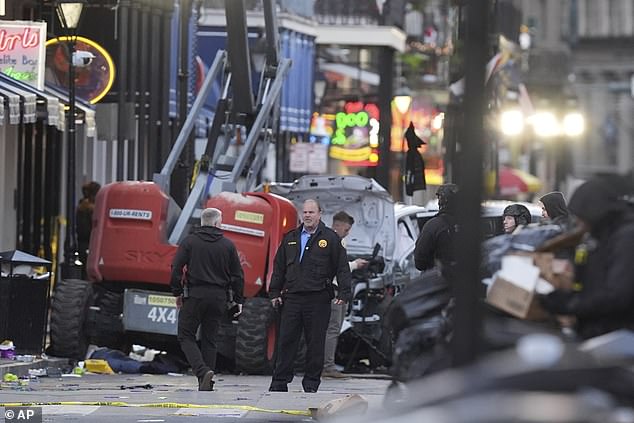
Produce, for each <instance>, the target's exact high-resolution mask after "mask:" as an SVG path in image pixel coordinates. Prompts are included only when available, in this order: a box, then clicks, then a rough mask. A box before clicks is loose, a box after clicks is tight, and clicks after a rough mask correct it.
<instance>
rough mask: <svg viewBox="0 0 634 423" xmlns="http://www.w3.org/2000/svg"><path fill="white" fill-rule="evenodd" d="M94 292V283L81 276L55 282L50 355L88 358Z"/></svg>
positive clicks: (77, 358)
mask: <svg viewBox="0 0 634 423" xmlns="http://www.w3.org/2000/svg"><path fill="white" fill-rule="evenodd" d="M92 293H93V285H92V283H91V282H88V281H84V280H80V279H61V280H60V281H58V282H57V283H56V284H55V289H54V290H53V298H52V301H51V332H50V337H51V344H50V346H49V348H48V350H47V353H48V354H50V355H53V356H57V357H67V358H72V359H76V360H83V359H84V358H85V354H86V350H87V348H88V335H87V333H86V324H85V323H86V316H87V315H88V308H89V307H90V305H91V304H90V303H91V302H92V296H93V295H92Z"/></svg>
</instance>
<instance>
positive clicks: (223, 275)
mask: <svg viewBox="0 0 634 423" xmlns="http://www.w3.org/2000/svg"><path fill="white" fill-rule="evenodd" d="M221 222H222V212H221V211H220V210H218V209H213V208H209V209H205V210H203V212H202V214H201V216H200V226H201V227H200V228H199V229H198V230H196V231H195V232H194V233H193V234H191V235H188V236H187V237H186V238H185V239H184V240H183V242H182V243H181V244H180V246H179V247H178V251H177V252H176V255H175V256H174V260H173V262H172V280H171V288H172V293H173V294H174V296H176V297H177V300H176V302H177V305H181V304H182V307H181V308H180V313H179V315H178V342H179V343H180V345H181V349H182V350H183V352H184V353H185V356H186V357H187V361H188V362H189V364H190V366H191V367H192V371H193V372H194V374H195V375H196V377H198V390H199V391H212V390H213V385H214V382H213V376H214V372H213V369H214V368H215V366H216V335H217V333H218V327H219V325H220V319H221V318H222V316H223V314H224V313H225V312H226V310H227V293H228V290H229V289H231V290H232V291H233V299H234V301H235V302H236V303H237V304H238V310H237V313H236V314H235V315H234V317H237V316H238V315H239V314H240V313H242V303H243V296H242V295H243V293H242V291H243V288H244V274H243V272H242V267H241V266H240V259H239V257H238V251H237V250H236V247H235V245H234V244H233V242H231V241H230V240H229V239H227V238H225V237H224V236H223V234H222V231H221V230H220V224H221ZM182 281H184V283H183V282H182ZM199 325H200V327H201V335H202V339H201V346H202V353H201V351H200V349H199V348H198V345H197V344H196V331H197V330H198V326H199Z"/></svg>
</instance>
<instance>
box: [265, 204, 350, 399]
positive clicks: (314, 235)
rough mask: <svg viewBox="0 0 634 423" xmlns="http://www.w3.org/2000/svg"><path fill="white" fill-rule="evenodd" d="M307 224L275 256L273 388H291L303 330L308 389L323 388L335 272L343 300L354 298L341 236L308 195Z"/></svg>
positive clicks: (290, 235) (304, 214)
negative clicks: (276, 314) (276, 334)
mask: <svg viewBox="0 0 634 423" xmlns="http://www.w3.org/2000/svg"><path fill="white" fill-rule="evenodd" d="M302 220H303V224H302V225H300V226H299V227H297V228H296V229H294V230H292V231H290V232H288V233H287V234H286V235H285V236H284V239H283V240H282V243H281V244H280V247H279V248H278V250H277V254H276V256H275V263H274V267H273V275H272V276H271V284H270V286H269V296H270V298H271V303H272V304H273V307H281V321H280V332H279V340H278V344H277V354H276V356H277V359H276V363H275V367H274V370H273V379H272V381H271V386H270V388H269V391H279V392H286V391H288V386H287V384H288V383H289V382H290V381H292V380H293V366H294V363H295V356H296V355H297V348H298V346H299V340H300V338H301V335H302V332H303V333H304V337H305V339H306V365H305V368H304V379H303V380H302V386H303V388H304V392H317V389H318V388H319V384H320V383H321V372H322V369H323V365H324V344H325V340H326V329H327V328H328V322H329V320H330V303H331V300H332V298H333V297H334V290H333V286H332V279H333V277H335V276H336V277H337V283H338V284H339V290H338V295H337V298H336V300H335V303H337V304H344V303H346V302H347V301H348V300H349V298H350V267H349V266H348V258H347V255H346V249H345V248H344V247H343V246H342V245H341V239H340V238H339V235H337V234H336V233H335V231H333V230H332V229H330V228H328V227H326V225H324V223H323V222H322V221H321V207H320V206H319V203H318V202H317V201H316V200H306V201H305V202H304V205H303V212H302Z"/></svg>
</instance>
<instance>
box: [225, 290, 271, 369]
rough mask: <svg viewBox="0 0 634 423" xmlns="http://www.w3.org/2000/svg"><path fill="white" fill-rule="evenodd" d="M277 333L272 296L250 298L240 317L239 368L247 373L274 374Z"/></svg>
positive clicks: (237, 335)
mask: <svg viewBox="0 0 634 423" xmlns="http://www.w3.org/2000/svg"><path fill="white" fill-rule="evenodd" d="M275 333H276V329H275V313H274V310H273V307H272V306H271V302H270V301H269V299H268V298H265V297H254V298H248V299H247V300H246V301H245V303H244V307H243V309H242V315H241V316H240V319H239V320H238V330H237V332H236V355H235V359H236V370H238V371H239V372H242V373H247V374H271V371H272V358H273V356H272V354H271V353H272V351H273V350H272V348H274V346H275V340H276V336H275Z"/></svg>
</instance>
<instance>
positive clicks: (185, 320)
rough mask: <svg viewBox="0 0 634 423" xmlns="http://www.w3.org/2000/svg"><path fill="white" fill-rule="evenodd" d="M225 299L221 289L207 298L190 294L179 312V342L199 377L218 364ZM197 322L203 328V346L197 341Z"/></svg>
mask: <svg viewBox="0 0 634 423" xmlns="http://www.w3.org/2000/svg"><path fill="white" fill-rule="evenodd" d="M226 302H227V298H226V294H225V292H224V290H218V294H217V295H213V296H210V297H208V298H192V297H190V298H186V299H184V300H183V306H182V307H181V309H180V312H179V314H178V342H179V343H180V346H181V350H183V352H184V353H185V357H187V362H188V363H189V365H190V366H191V367H192V372H193V373H194V374H195V375H196V376H197V377H198V378H201V377H203V376H204V375H205V373H207V372H208V371H209V370H214V369H215V367H216V352H217V348H216V337H217V335H218V328H219V326H220V319H221V318H222V315H223V313H224V312H225V310H226ZM198 326H200V332H201V340H200V345H201V348H200V349H199V348H198V344H197V343H196V332H197V330H198ZM201 349H202V352H201Z"/></svg>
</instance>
